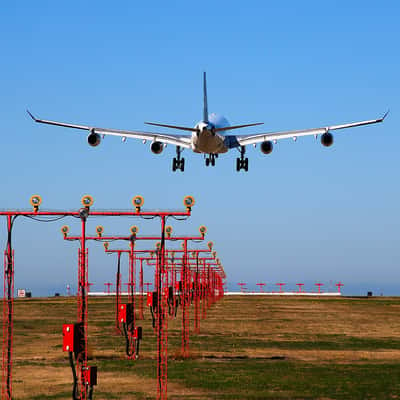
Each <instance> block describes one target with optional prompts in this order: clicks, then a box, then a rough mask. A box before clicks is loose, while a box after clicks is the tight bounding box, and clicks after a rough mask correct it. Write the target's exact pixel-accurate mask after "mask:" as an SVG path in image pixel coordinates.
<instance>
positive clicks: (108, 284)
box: [104, 282, 112, 294]
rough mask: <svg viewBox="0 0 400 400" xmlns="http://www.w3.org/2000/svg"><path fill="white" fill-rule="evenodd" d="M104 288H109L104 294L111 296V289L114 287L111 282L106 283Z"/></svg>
mask: <svg viewBox="0 0 400 400" xmlns="http://www.w3.org/2000/svg"><path fill="white" fill-rule="evenodd" d="M104 286H106V287H107V289H106V290H107V291H104V293H107V294H110V291H111V290H110V289H111V286H112V283H111V282H106V283H105V284H104Z"/></svg>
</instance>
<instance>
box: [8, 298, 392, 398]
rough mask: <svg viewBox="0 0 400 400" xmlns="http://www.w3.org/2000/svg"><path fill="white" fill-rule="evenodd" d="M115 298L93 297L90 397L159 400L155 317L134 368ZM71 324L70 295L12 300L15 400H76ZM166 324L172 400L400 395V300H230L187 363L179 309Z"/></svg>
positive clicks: (217, 310)
mask: <svg viewBox="0 0 400 400" xmlns="http://www.w3.org/2000/svg"><path fill="white" fill-rule="evenodd" d="M113 301H114V300H113V299H112V298H90V299H89V302H90V303H89V350H90V354H91V357H92V360H90V364H91V365H97V366H98V386H96V387H95V391H94V399H107V400H108V399H119V400H124V399H154V398H155V395H156V387H157V386H156V360H155V357H156V337H155V334H154V332H153V330H152V328H151V320H150V315H149V312H146V320H145V321H139V324H141V325H142V326H143V341H142V344H141V354H140V358H139V360H137V361H130V360H127V359H126V357H125V356H124V342H123V340H122V337H120V336H116V335H115V334H114V333H113V328H114V304H113ZM146 311H147V310H146ZM190 312H191V314H192V315H193V308H192V309H191V310H190ZM75 320H76V299H74V298H50V299H24V300H20V299H18V300H16V301H15V319H14V321H15V322H14V332H15V335H14V370H13V382H14V384H13V393H14V399H15V400H22V399H29V400H49V399H70V398H71V394H70V392H71V388H72V376H71V371H70V368H69V364H68V360H67V355H66V354H65V353H63V352H62V333H61V329H62V324H63V323H70V322H74V321H75ZM168 325H169V339H168V344H169V355H170V360H169V363H168V378H169V379H168V393H169V398H170V399H192V400H195V399H198V400H200V399H221V400H222V399H243V400H246V399H324V400H327V399H360V400H361V399H397V398H400V363H399V361H400V298H384V297H382V298H368V299H367V298H365V299H346V298H337V299H333V298H329V299H328V298H305V297H301V298H292V297H291V298H288V297H267V296H248V297H247V296H230V297H226V298H225V299H223V300H222V301H220V302H219V303H218V304H216V305H214V306H213V308H211V309H210V310H208V313H207V318H206V319H205V320H202V321H201V333H200V334H199V335H194V334H193V333H191V336H190V349H191V352H192V354H191V357H190V358H189V359H186V360H182V359H181V357H180V356H179V350H180V343H181V337H180V332H181V319H180V314H179V312H178V316H177V318H176V319H175V320H169V321H168ZM192 326H193V324H192Z"/></svg>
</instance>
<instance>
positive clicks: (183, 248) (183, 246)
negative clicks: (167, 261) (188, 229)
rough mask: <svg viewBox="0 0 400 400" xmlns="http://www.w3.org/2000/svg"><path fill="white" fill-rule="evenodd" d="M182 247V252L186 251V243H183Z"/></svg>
mask: <svg viewBox="0 0 400 400" xmlns="http://www.w3.org/2000/svg"><path fill="white" fill-rule="evenodd" d="M181 246H182V250H185V247H186V246H185V242H182V244H181Z"/></svg>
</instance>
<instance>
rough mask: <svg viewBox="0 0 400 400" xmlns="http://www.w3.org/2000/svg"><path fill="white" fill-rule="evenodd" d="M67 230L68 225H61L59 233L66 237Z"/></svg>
mask: <svg viewBox="0 0 400 400" xmlns="http://www.w3.org/2000/svg"><path fill="white" fill-rule="evenodd" d="M68 232H69V226H68V225H63V226H62V227H61V233H62V234H63V235H64V237H65V238H66V237H67V235H68Z"/></svg>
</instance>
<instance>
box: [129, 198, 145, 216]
mask: <svg viewBox="0 0 400 400" xmlns="http://www.w3.org/2000/svg"><path fill="white" fill-rule="evenodd" d="M132 204H133V206H134V207H135V208H136V212H140V207H142V206H143V204H144V198H143V196H135V197H134V198H133V199H132Z"/></svg>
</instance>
